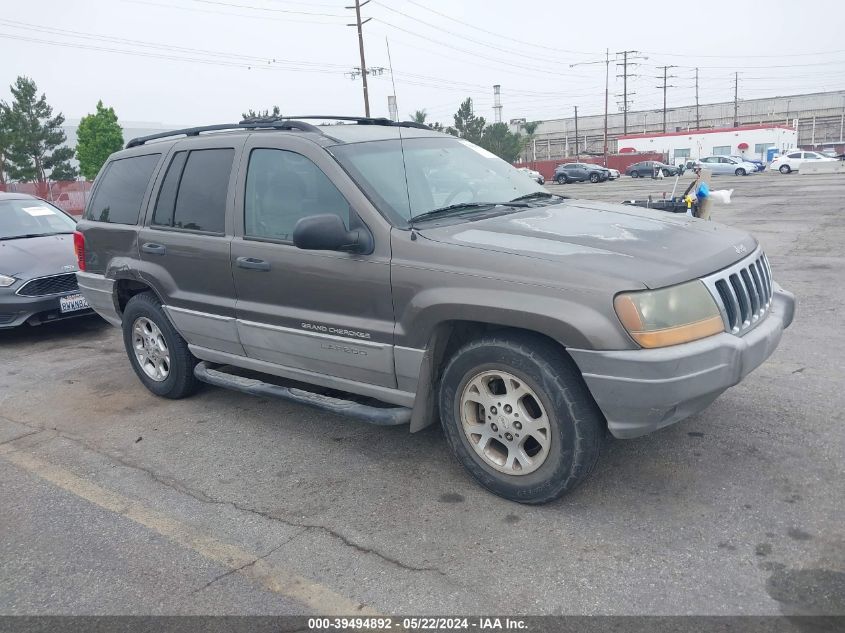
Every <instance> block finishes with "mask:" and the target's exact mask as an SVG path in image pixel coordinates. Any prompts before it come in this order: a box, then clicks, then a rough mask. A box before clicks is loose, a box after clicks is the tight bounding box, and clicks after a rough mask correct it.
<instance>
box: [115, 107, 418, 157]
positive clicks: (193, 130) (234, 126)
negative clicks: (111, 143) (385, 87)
mask: <svg viewBox="0 0 845 633" xmlns="http://www.w3.org/2000/svg"><path fill="white" fill-rule="evenodd" d="M301 119H310V120H321V121H354V122H355V123H357V124H358V125H385V126H396V127H412V128H417V129H421V130H430V129H431V128H430V127H429V126H427V125H425V124H424V123H417V122H415V121H391V120H390V119H386V118H384V117H357V116H335V115H319V114H306V115H304V116H291V117H250V118H247V119H244V120H242V121H241V122H239V123H219V124H217V125H202V126H199V127H189V128H184V129H181V130H169V131H167V132H159V133H157V134H150V135H148V136H139V137H137V138H133V139H131V140H130V141H129V142H128V143H127V144H126V149H129V148H130V147H138V146H140V145H144V144H145V143H147V142H148V141H155V140H158V139H162V138H170V137H171V136H199V135H200V134H201V133H203V132H217V131H222V130H243V129H247V130H251V129H253V130H254V129H268V128H269V129H275V130H300V131H302V132H316V133H317V134H321V135H323V134H324V132H323V130H321V129H320V128H318V127H317V126H315V125H311V124H310V123H306V122H305V121H303V120H301Z"/></svg>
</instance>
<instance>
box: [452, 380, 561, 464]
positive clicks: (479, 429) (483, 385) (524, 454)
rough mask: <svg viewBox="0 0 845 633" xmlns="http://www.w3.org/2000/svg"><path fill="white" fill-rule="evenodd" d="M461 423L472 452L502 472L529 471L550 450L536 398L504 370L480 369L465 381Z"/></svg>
mask: <svg viewBox="0 0 845 633" xmlns="http://www.w3.org/2000/svg"><path fill="white" fill-rule="evenodd" d="M461 427H462V429H463V431H464V434H465V436H466V439H467V441H468V442H469V444H470V446H472V448H473V450H474V451H475V452H476V454H478V456H479V457H481V459H482V460H484V462H485V463H486V464H487V465H489V466H490V467H492V468H494V469H495V470H497V471H499V472H501V473H505V474H508V475H527V474H528V473H531V472H534V471H535V470H537V469H538V468H539V467H540V466H542V465H543V462H545V461H546V458H547V457H548V455H549V446H550V444H551V424H550V422H549V417H548V415H547V414H546V411H545V409H544V407H543V404H542V402H541V401H540V398H539V397H538V396H537V394H536V393H535V392H534V390H533V389H531V387H529V386H528V385H527V384H526V383H525V382H524V381H523V380H522V379H521V378H518V377H517V376H514V375H513V374H511V373H508V372H505V371H497V370H494V371H484V372H481V373H479V374H476V375H475V376H473V377H472V378H471V379H470V380H469V382H467V384H466V386H465V387H464V389H463V392H462V393H461Z"/></svg>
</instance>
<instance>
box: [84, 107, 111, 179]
mask: <svg viewBox="0 0 845 633" xmlns="http://www.w3.org/2000/svg"><path fill="white" fill-rule="evenodd" d="M76 139H77V144H76V157H77V158H78V159H79V171H80V172H82V175H83V176H85V178H87V179H88V180H94V178H95V177H96V176H97V173H98V172H99V171H100V167H102V166H103V164H104V163H105V162H106V159H107V158H108V157H109V156H110V155H111V154H113V153H114V152H116V151H118V150H119V149H121V148H122V147H123V130H122V129H121V128H120V125H119V124H118V122H117V115H116V114H115V113H114V108H106V107H105V106H103V102H102V101H98V102H97V112H96V114H89V115H87V116H84V117H82V120H81V121H80V122H79V128H78V129H77V131H76Z"/></svg>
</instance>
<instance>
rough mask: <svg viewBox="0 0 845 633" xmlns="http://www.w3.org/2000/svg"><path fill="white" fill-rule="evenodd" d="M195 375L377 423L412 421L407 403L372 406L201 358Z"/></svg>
mask: <svg viewBox="0 0 845 633" xmlns="http://www.w3.org/2000/svg"><path fill="white" fill-rule="evenodd" d="M194 376H196V378H197V380H201V381H202V382H206V383H208V384H210V385H214V386H215V387H225V388H226V389H234V390H235V391H242V392H244V393H249V394H252V395H255V396H273V397H274V398H281V399H282V400H290V401H291V402H298V403H299V404H307V405H309V406H312V407H316V408H317V409H322V410H324V411H329V412H331V413H336V414H337V415H344V416H346V417H349V418H354V419H356V420H361V421H362V422H368V423H370V424H376V425H378V426H395V425H398V424H408V423H409V422H410V421H411V410H410V409H408V408H406V407H374V406H371V405H366V404H361V403H360V402H353V401H352V400H341V399H340V398H332V397H331V396H324V395H322V394H319V393H312V392H310V391H304V390H302V389H297V388H295V387H282V386H281V385H274V384H272V383H269V382H263V381H261V380H256V379H254V378H245V377H243V376H235V375H233V374H227V373H226V372H222V371H219V370H217V369H212V367H211V365H210V364H209V363H208V362H206V361H202V362H200V363H198V364H197V366H196V367H195V368H194Z"/></svg>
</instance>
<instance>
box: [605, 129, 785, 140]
mask: <svg viewBox="0 0 845 633" xmlns="http://www.w3.org/2000/svg"><path fill="white" fill-rule="evenodd" d="M747 130H791V131H793V132H794V131H795V128H791V127H788V126H786V125H744V126H742V127H714V128H708V129H706V130H686V131H683V132H655V133H653V134H629V135H628V136H620V137H618V140H620V141H623V140H627V139H634V138H658V137H662V136H695V135H696V134H716V133H717V132H744V131H747Z"/></svg>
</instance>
